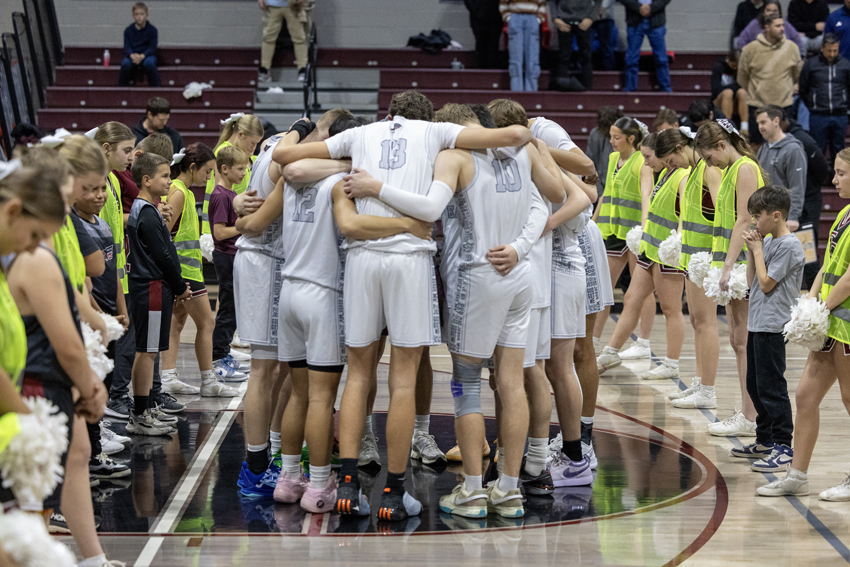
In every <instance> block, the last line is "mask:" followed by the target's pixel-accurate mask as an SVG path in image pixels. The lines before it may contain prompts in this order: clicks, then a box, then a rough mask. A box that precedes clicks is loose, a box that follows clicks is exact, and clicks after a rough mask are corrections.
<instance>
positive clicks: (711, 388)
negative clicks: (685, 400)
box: [699, 384, 714, 396]
mask: <svg viewBox="0 0 850 567" xmlns="http://www.w3.org/2000/svg"><path fill="white" fill-rule="evenodd" d="M699 390H700V392H702V393H703V394H711V395H712V396H713V395H714V386H703V385H702V384H700V386H699Z"/></svg>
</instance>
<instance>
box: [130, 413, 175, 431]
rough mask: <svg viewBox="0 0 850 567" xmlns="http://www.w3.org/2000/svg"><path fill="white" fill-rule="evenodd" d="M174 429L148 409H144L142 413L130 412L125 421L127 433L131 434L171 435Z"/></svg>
mask: <svg viewBox="0 0 850 567" xmlns="http://www.w3.org/2000/svg"><path fill="white" fill-rule="evenodd" d="M174 431H175V430H174V428H173V427H171V426H170V425H167V424H165V423H162V422H161V421H159V420H158V419H156V418H155V417H154V416H153V414H152V413H151V410H150V409H147V410H145V413H143V414H142V415H135V414H133V413H131V414H130V420H129V422H128V423H127V433H130V434H133V435H147V436H159V435H171V434H172V433H174Z"/></svg>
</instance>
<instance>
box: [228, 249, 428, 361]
mask: <svg viewBox="0 0 850 567" xmlns="http://www.w3.org/2000/svg"><path fill="white" fill-rule="evenodd" d="M343 303H344V305H345V344H346V345H347V346H350V347H355V348H356V347H364V346H368V345H370V344H372V343H374V342H375V341H377V340H378V339H379V338H380V337H381V331H382V330H383V329H384V327H386V328H387V332H388V336H389V341H390V344H391V345H393V346H397V347H408V348H412V347H420V346H436V345H438V344H440V308H439V303H438V299H437V278H436V274H435V273H434V262H433V261H432V260H431V253H430V252H428V251H422V252H411V253H407V254H395V253H391V252H376V251H374V250H368V249H366V248H352V249H350V250H349V251H348V257H347V258H346V260H345V290H344V292H343ZM239 336H240V337H241V336H242V330H241V328H240V330H239Z"/></svg>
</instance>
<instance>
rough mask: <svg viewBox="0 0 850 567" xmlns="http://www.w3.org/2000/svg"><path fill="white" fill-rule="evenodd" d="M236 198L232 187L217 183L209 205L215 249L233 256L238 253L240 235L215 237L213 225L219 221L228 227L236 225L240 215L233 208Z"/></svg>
mask: <svg viewBox="0 0 850 567" xmlns="http://www.w3.org/2000/svg"><path fill="white" fill-rule="evenodd" d="M235 198H236V193H234V192H233V191H231V190H230V189H225V188H224V187H223V186H221V185H216V186H215V189H213V192H212V195H210V206H209V218H210V232H211V233H212V239H213V243H214V244H215V249H216V250H217V251H218V252H221V253H223V254H230V255H231V256H232V255H235V254H236V241H237V240H239V236H233V237H231V238H225V239H224V240H219V239H218V238H216V237H215V230H214V229H213V226H214V225H216V224H219V223H224V225H225V226H227V227H232V226H236V221H237V220H238V219H239V217H238V216H237V215H236V211H235V210H234V209H233V199H235Z"/></svg>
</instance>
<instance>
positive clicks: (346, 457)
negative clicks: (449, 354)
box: [274, 91, 531, 521]
mask: <svg viewBox="0 0 850 567" xmlns="http://www.w3.org/2000/svg"><path fill="white" fill-rule="evenodd" d="M433 112H434V111H433V106H432V104H431V102H430V101H429V100H428V99H427V98H426V97H425V96H423V95H422V94H420V93H418V92H416V91H407V92H404V93H399V94H397V95H395V96H393V99H392V102H391V103H390V108H389V114H390V117H391V120H389V121H386V122H378V123H375V124H371V125H368V126H362V127H360V128H355V129H353V130H348V131H346V132H343V133H342V134H340V135H338V136H335V137H334V138H333V139H332V140H328V141H327V142H324V143H317V144H299V145H297V146H293V147H279V148H278V149H277V150H276V151H275V156H274V159H275V161H277V162H278V163H281V164H283V165H285V164H288V163H291V162H293V161H297V160H299V159H303V158H340V157H343V156H351V158H352V164H353V165H354V167H355V168H362V169H365V170H367V171H369V172H371V173H373V174H375V175H377V176H378V178H379V179H381V180H382V181H384V182H387V181H389V182H391V183H393V184H394V185H398V186H401V187H403V188H404V189H403V191H405V192H409V193H412V194H418V195H424V194H427V193H428V191H429V187H430V185H431V180H432V176H433V169H434V160H435V159H436V156H437V153H438V152H439V151H440V150H443V149H450V148H454V147H455V146H457V147H465V148H470V149H475V148H483V147H509V146H516V145H522V144H525V143H527V142H529V141H531V133H530V132H529V131H528V129H527V128H523V127H514V128H509V129H498V130H486V129H483V128H472V129H464V128H463V127H461V126H456V125H454V124H433V123H431V119H432V118H433ZM450 197H451V195H450V194H449V198H450ZM447 202H448V198H446V200H445V202H443V204H442V207H439V210H438V211H437V213H436V215H434V216H433V219H436V218H438V217H439V212H441V211H442V209H443V208H444V207H445V204H446V203H447ZM357 209H358V212H360V213H361V214H374V215H376V216H388V217H397V216H399V213H398V212H397V211H396V210H395V209H393V208H391V207H389V206H387V205H384V204H383V203H381V202H380V201H378V200H375V199H363V200H360V201H358V203H357ZM433 219H432V220H433ZM434 250H435V245H434V243H433V241H430V240H423V239H419V238H416V237H415V236H413V235H410V234H399V235H396V236H393V237H390V238H383V239H375V240H364V241H357V242H352V243H350V244H349V252H348V257H347V259H346V272H347V273H346V276H347V277H346V278H345V292H344V302H345V312H346V328H345V337H346V346H347V350H348V365H349V368H348V378H347V381H346V385H345V391H344V393H343V398H342V406H341V408H340V410H341V413H340V456H341V470H340V479H341V481H342V482H341V483H340V486H339V489H338V491H337V505H336V509H337V511H339V512H341V513H346V514H349V513H350V514H356V513H358V511H359V510H358V507H359V501H360V498H359V481H358V479H357V456H358V450H359V448H360V439H361V432H362V429H363V424H364V422H365V417H366V399H367V397H368V393H369V389H370V385H371V380H372V372H373V370H374V368H375V365H376V363H377V358H376V350H377V347H378V341H379V338H380V336H381V331H382V330H383V329H384V327H387V329H388V332H389V341H390V344H391V362H390V372H389V387H390V407H389V413H388V415H387V428H386V431H387V444H388V475H387V485H386V489H385V491H384V493H383V494H382V497H381V507H380V509H379V511H378V517H379V519H383V520H392V521H398V520H404V519H405V518H407V516H408V509H407V507H406V506H405V498H404V495H405V492H404V471H405V470H406V468H407V459H408V453H409V451H410V442H411V438H412V436H413V426H414V415H415V395H414V390H415V383H416V374H417V371H418V367H419V361H420V359H421V355H422V348H423V347H424V346H431V345H437V344H439V343H440V329H439V312H438V309H439V308H438V306H437V291H436V278H435V274H434V266H433V263H432V260H431V254H432V253H433V252H434ZM479 450H480V447H479ZM407 501H408V503H409V504H410V510H411V511H415V512H418V511H419V510H420V509H421V506H419V503H418V502H417V501H416V500H415V499H413V498H412V497H410V496H409V495H408V499H407Z"/></svg>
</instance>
